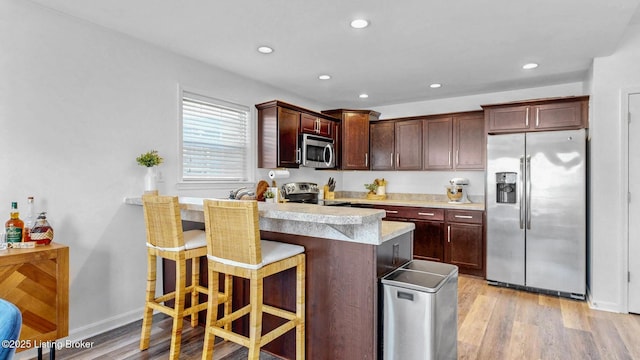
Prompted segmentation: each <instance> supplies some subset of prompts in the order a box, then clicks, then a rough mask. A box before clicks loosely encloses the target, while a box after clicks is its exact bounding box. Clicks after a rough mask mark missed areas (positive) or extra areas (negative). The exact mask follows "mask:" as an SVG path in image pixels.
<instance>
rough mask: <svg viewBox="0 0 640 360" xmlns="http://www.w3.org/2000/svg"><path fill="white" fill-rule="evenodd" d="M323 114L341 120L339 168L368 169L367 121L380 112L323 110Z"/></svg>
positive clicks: (373, 118) (375, 117)
mask: <svg viewBox="0 0 640 360" xmlns="http://www.w3.org/2000/svg"><path fill="white" fill-rule="evenodd" d="M322 113H323V114H325V115H329V116H332V117H334V118H336V119H339V120H340V121H341V126H340V141H339V142H340V153H339V155H338V159H339V163H340V168H341V169H343V170H368V169H369V121H370V120H377V119H378V117H379V116H380V113H378V112H375V111H370V110H344V109H336V110H325V111H322Z"/></svg>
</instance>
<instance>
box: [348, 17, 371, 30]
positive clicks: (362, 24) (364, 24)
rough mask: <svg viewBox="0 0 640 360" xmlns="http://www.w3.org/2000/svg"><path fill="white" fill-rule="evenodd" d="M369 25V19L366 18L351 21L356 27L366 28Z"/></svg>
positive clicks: (353, 26) (352, 25)
mask: <svg viewBox="0 0 640 360" xmlns="http://www.w3.org/2000/svg"><path fill="white" fill-rule="evenodd" d="M367 26H369V21H367V20H365V19H355V20H353V21H351V27H352V28H354V29H364V28H366V27H367Z"/></svg>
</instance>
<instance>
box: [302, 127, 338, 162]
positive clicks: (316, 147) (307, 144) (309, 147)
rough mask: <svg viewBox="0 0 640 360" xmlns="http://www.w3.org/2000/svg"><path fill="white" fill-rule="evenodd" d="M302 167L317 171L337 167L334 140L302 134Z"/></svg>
mask: <svg viewBox="0 0 640 360" xmlns="http://www.w3.org/2000/svg"><path fill="white" fill-rule="evenodd" d="M300 144H301V148H302V166H306V167H312V168H316V169H333V168H335V167H336V154H335V148H334V144H333V139H331V138H326V137H322V136H316V135H310V134H302V141H301V142H300Z"/></svg>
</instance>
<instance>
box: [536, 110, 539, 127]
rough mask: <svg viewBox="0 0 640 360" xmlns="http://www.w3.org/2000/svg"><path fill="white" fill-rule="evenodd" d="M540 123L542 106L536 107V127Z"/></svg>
mask: <svg viewBox="0 0 640 360" xmlns="http://www.w3.org/2000/svg"><path fill="white" fill-rule="evenodd" d="M539 125H540V108H536V128H537V127H538V126H539Z"/></svg>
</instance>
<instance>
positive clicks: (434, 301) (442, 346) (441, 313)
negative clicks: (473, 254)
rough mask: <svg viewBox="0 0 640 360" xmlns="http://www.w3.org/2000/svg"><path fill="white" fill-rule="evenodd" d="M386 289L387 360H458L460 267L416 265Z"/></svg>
mask: <svg viewBox="0 0 640 360" xmlns="http://www.w3.org/2000/svg"><path fill="white" fill-rule="evenodd" d="M382 288H383V298H382V301H383V304H382V306H383V313H384V315H383V324H382V325H383V328H384V329H383V338H382V342H383V344H382V348H383V349H382V351H383V359H384V360H414V359H415V360H417V359H420V360H422V359H424V360H426V359H438V360H441V359H457V357H458V267H457V266H455V265H450V264H443V263H439V262H433V261H425V260H412V261H410V262H408V263H407V264H405V265H403V266H402V267H400V268H398V269H396V270H394V271H393V272H391V273H389V274H388V275H386V276H385V277H383V278H382Z"/></svg>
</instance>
